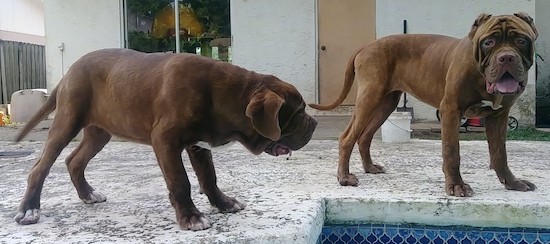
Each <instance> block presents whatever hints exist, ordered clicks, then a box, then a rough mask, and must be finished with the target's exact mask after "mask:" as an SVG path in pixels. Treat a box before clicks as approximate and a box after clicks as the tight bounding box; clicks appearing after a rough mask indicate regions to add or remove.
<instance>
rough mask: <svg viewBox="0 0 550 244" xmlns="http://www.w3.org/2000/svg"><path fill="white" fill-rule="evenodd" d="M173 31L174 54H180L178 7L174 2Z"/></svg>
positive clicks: (175, 1)
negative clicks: (174, 41)
mask: <svg viewBox="0 0 550 244" xmlns="http://www.w3.org/2000/svg"><path fill="white" fill-rule="evenodd" d="M174 31H175V34H176V53H179V52H180V5H179V3H178V0H174Z"/></svg>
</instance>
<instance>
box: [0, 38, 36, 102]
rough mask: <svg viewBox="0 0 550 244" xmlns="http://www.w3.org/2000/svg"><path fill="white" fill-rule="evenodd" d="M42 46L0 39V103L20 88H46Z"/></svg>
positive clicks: (6, 100) (9, 98) (7, 99)
mask: <svg viewBox="0 0 550 244" xmlns="http://www.w3.org/2000/svg"><path fill="white" fill-rule="evenodd" d="M44 52H45V50H44V46H41V45H35V44H29V43H21V42H13V41H4V40H0V104H8V103H10V100H11V94H13V93H14V92H16V91H18V90H22V89H34V88H46V57H45V54H44Z"/></svg>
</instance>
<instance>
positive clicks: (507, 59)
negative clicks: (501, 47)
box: [497, 53, 516, 64]
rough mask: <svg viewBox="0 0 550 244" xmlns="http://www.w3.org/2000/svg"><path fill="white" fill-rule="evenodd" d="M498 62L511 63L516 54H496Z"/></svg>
mask: <svg viewBox="0 0 550 244" xmlns="http://www.w3.org/2000/svg"><path fill="white" fill-rule="evenodd" d="M497 58H498V62H499V63H501V64H505V63H512V62H515V61H516V56H514V55H513V54H510V53H501V54H499V55H498V56H497Z"/></svg>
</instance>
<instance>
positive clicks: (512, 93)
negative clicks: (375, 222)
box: [310, 13, 537, 197]
mask: <svg viewBox="0 0 550 244" xmlns="http://www.w3.org/2000/svg"><path fill="white" fill-rule="evenodd" d="M536 38H537V31H536V29H535V26H534V23H533V19H532V18H531V17H529V16H528V15H527V14H525V13H516V14H514V15H501V16H491V15H487V14H481V15H480V16H479V17H478V19H477V20H476V21H475V22H474V24H473V26H472V28H471V31H470V33H469V35H468V36H467V37H465V38H463V39H456V38H452V37H447V36H440V35H422V34H409V35H394V36H388V37H384V38H381V39H379V40H377V41H375V42H373V43H371V44H368V45H366V46H364V47H363V48H361V49H360V50H358V51H357V53H356V54H355V55H354V56H353V57H352V58H351V60H350V61H349V64H348V67H347V71H346V75H345V82H344V88H343V90H342V93H341V94H340V96H339V98H338V99H337V100H336V101H335V102H334V103H332V104H330V105H327V106H322V105H317V104H310V106H311V107H313V108H316V109H320V110H328V109H332V108H335V107H336V106H338V105H339V104H341V103H342V101H343V100H344V99H345V98H346V96H347V94H348V93H349V91H350V89H351V86H352V84H353V81H354V76H355V74H356V73H357V80H358V82H359V84H358V92H357V102H356V105H355V106H356V108H355V113H354V114H353V117H352V118H351V121H350V124H349V126H348V127H347V129H346V130H345V131H344V133H343V134H342V135H341V137H340V148H339V149H340V154H339V158H340V159H339V164H338V181H339V182H340V184H341V185H344V186H345V185H351V186H355V185H357V177H355V176H354V175H353V174H350V172H349V159H350V154H351V151H352V149H353V146H354V144H355V142H358V145H359V152H360V153H361V158H362V161H363V167H364V170H365V172H367V173H381V172H384V169H383V167H381V166H380V165H376V164H373V162H372V159H371V156H370V145H371V141H372V138H373V135H374V133H375V132H376V131H377V129H378V128H379V127H380V126H381V125H382V123H383V122H384V121H385V120H386V119H387V117H388V116H389V115H390V113H392V112H393V111H394V109H395V108H396V107H397V104H398V102H399V99H400V97H401V94H402V92H403V91H404V92H408V93H410V94H412V95H414V96H415V97H417V98H418V99H420V100H421V101H423V102H425V103H427V104H429V105H431V106H433V107H436V108H439V109H440V111H441V115H442V129H441V139H442V144H443V172H444V173H445V191H446V192H447V194H448V195H451V196H461V197H464V196H471V195H472V193H473V191H472V189H471V188H470V186H469V185H468V184H466V183H464V181H463V180H462V177H461V175H460V171H459V168H460V156H459V143H458V132H459V130H458V129H459V122H460V118H461V117H462V116H479V117H485V119H486V120H485V127H486V131H487V138H488V139H487V140H488V143H489V153H490V158H491V168H492V169H494V170H495V171H496V173H497V175H498V178H499V179H500V182H502V184H504V186H505V187H506V188H507V189H511V190H519V191H528V190H534V189H535V185H533V184H532V183H530V182H528V181H525V180H519V179H516V177H514V175H513V174H512V172H511V171H510V168H509V167H508V162H507V159H506V147H505V141H506V128H507V121H508V113H509V111H510V108H511V107H512V105H513V104H514V101H515V100H516V99H517V97H518V96H519V95H520V94H521V93H522V92H523V90H524V89H525V85H526V83H527V71H528V70H529V68H530V67H531V65H532V64H533V56H534V41H535V39H536Z"/></svg>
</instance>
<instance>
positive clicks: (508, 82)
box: [468, 13, 538, 95]
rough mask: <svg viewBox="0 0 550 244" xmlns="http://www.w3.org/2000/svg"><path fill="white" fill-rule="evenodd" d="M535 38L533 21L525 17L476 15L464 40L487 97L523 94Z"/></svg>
mask: <svg viewBox="0 0 550 244" xmlns="http://www.w3.org/2000/svg"><path fill="white" fill-rule="evenodd" d="M537 36H538V33H537V29H536V28H535V24H534V22H533V19H532V18H531V17H530V16H529V15H527V14H526V13H515V14H513V15H499V16H492V15H489V14H481V15H479V17H478V18H477V19H476V20H475V22H474V24H473V25H472V29H471V31H470V34H469V35H468V37H469V38H470V40H471V41H472V43H473V44H474V45H473V46H474V50H473V51H474V58H475V60H476V62H477V64H478V67H479V70H480V72H481V74H482V75H483V77H484V78H485V83H486V88H487V92H488V93H489V94H504V95H506V94H519V93H521V92H523V90H524V89H525V85H526V84H527V71H528V70H529V68H530V67H531V66H532V65H533V59H534V53H535V47H534V44H535V43H534V42H535V40H536V39H537Z"/></svg>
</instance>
